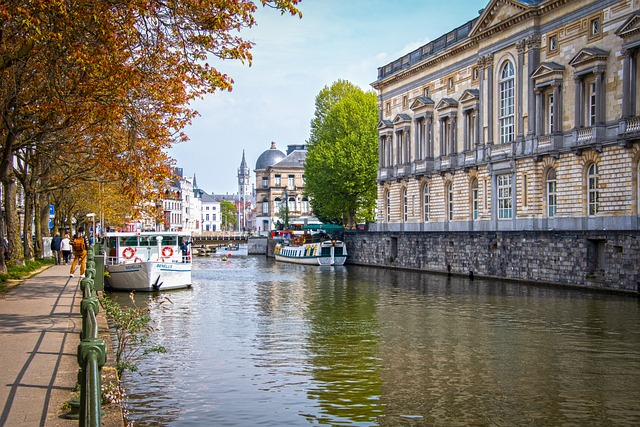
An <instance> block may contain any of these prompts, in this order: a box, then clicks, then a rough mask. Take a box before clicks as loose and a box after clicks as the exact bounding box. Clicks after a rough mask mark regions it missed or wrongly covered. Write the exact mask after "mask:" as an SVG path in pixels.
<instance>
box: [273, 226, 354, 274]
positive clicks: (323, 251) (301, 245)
mask: <svg viewBox="0 0 640 427" xmlns="http://www.w3.org/2000/svg"><path fill="white" fill-rule="evenodd" d="M304 230H305V233H304V234H303V235H296V234H294V235H291V237H290V238H284V239H283V240H282V241H281V242H279V243H276V246H275V249H274V255H275V257H276V261H281V262H292V263H295V264H308V265H344V263H345V261H346V260H347V246H346V245H345V243H344V242H343V241H342V240H339V239H337V238H335V236H336V235H337V233H338V232H341V231H342V230H343V228H342V227H341V226H335V225H331V224H318V225H308V226H305V227H304ZM318 230H319V231H318ZM310 231H311V233H309V232H310ZM313 231H318V232H316V233H313ZM327 231H328V232H330V234H327Z"/></svg>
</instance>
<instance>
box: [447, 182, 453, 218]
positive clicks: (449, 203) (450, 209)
mask: <svg viewBox="0 0 640 427" xmlns="http://www.w3.org/2000/svg"><path fill="white" fill-rule="evenodd" d="M447 220H448V221H452V220H453V183H452V182H450V183H449V184H447Z"/></svg>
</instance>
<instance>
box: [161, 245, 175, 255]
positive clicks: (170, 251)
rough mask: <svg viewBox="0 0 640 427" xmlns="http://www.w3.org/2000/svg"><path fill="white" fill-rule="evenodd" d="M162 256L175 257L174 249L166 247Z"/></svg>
mask: <svg viewBox="0 0 640 427" xmlns="http://www.w3.org/2000/svg"><path fill="white" fill-rule="evenodd" d="M162 256H163V257H172V256H173V248H172V247H171V246H165V247H164V248H162Z"/></svg>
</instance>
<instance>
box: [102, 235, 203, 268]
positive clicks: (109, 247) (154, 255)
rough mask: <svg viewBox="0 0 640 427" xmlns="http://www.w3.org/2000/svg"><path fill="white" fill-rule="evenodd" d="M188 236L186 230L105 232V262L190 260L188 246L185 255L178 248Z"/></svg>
mask: <svg viewBox="0 0 640 427" xmlns="http://www.w3.org/2000/svg"><path fill="white" fill-rule="evenodd" d="M190 238H191V235H190V233H188V232H173V233H172V232H144V233H134V232H124V233H106V234H105V240H104V244H105V250H106V255H107V259H106V264H107V265H116V264H129V263H138V262H165V263H166V262H191V248H190V246H189V251H188V253H187V256H183V254H182V251H181V249H180V245H181V244H182V243H183V242H188V241H189V240H190Z"/></svg>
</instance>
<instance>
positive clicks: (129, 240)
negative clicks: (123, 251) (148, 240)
mask: <svg viewBox="0 0 640 427" xmlns="http://www.w3.org/2000/svg"><path fill="white" fill-rule="evenodd" d="M129 246H138V237H137V236H128V237H120V247H121V248H124V247H129Z"/></svg>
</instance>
